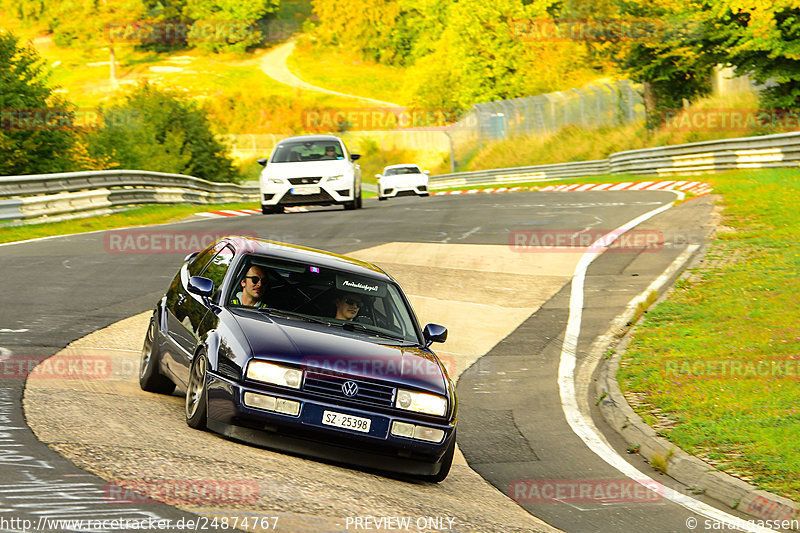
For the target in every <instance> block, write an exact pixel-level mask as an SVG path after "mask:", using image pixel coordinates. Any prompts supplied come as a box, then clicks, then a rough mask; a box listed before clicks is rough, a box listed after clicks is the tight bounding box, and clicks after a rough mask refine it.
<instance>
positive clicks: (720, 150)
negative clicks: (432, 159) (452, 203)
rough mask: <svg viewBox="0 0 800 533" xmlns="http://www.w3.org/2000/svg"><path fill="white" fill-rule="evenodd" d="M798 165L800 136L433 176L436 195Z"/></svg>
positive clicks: (728, 141) (682, 146)
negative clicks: (536, 183)
mask: <svg viewBox="0 0 800 533" xmlns="http://www.w3.org/2000/svg"><path fill="white" fill-rule="evenodd" d="M799 165H800V132H798V133H780V134H777V135H764V136H760V137H742V138H737V139H722V140H718V141H705V142H698V143H691V144H678V145H673V146H661V147H658V148H646V149H643V150H630V151H627V152H618V153H616V154H611V156H609V158H608V159H600V160H597V161H580V162H576V163H557V164H553V165H536V166H530V167H516V168H501V169H493V170H479V171H475V172H456V173H453V174H441V175H439V176H434V177H431V180H430V186H431V189H432V190H436V189H449V188H453V187H474V186H483V185H486V186H498V185H510V184H514V183H527V182H534V181H552V180H557V179H566V178H582V177H590V176H602V175H609V174H629V175H638V176H658V177H668V176H675V175H689V174H701V173H705V172H719V171H722V170H733V169H742V168H774V167H796V166H799Z"/></svg>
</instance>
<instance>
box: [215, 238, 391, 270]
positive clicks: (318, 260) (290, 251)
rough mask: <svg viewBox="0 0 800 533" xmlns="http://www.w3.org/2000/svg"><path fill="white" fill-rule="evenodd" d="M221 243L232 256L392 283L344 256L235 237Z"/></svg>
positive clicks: (364, 263) (370, 264)
mask: <svg viewBox="0 0 800 533" xmlns="http://www.w3.org/2000/svg"><path fill="white" fill-rule="evenodd" d="M221 240H227V241H228V242H230V243H231V244H233V245H234V248H235V249H236V253H237V254H241V255H260V256H264V257H277V258H279V259H288V260H294V261H302V262H306V263H313V264H314V265H315V266H321V267H326V268H334V269H337V270H342V271H344V272H347V273H350V274H357V275H361V276H366V277H370V278H375V279H380V280H383V281H394V280H393V279H392V277H391V276H389V275H388V274H387V273H386V272H384V271H383V269H381V268H380V267H378V266H376V265H373V264H372V263H368V262H366V261H361V260H360V259H356V258H355V257H348V256H346V255H339V254H335V253H333V252H326V251H324V250H317V249H315V248H308V247H306V246H300V245H296V244H289V243H285V242H278V241H268V240H266V239H255V238H251V237H242V236H238V235H230V236H228V237H223V239H221Z"/></svg>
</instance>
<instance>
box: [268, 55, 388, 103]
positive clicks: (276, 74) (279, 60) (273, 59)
mask: <svg viewBox="0 0 800 533" xmlns="http://www.w3.org/2000/svg"><path fill="white" fill-rule="evenodd" d="M294 45H295V43H294V41H289V42H287V43H284V44H281V45H278V46H276V47H275V48H272V49H271V50H269V51H267V52H266V53H265V54H264V55H263V56H262V57H261V65H260V66H261V70H262V71H264V73H265V74H266V75H267V76H269V77H270V78H272V79H273V80H275V81H277V82H280V83H283V84H286V85H289V86H291V87H296V88H298V89H302V90H304V91H316V92H321V93H326V94H333V95H336V96H344V97H346V98H354V99H357V100H361V101H364V102H370V103H372V104H375V105H379V106H384V107H402V106H401V105H399V104H395V103H393V102H384V101H382V100H375V99H372V98H366V97H364V96H356V95H353V94H345V93H340V92H337V91H331V90H330V89H325V88H322V87H317V86H316V85H311V84H310V83H307V82H305V81H303V80H301V79H300V78H298V77H297V76H295V75H294V74H292V72H291V71H290V70H289V67H288V65H287V64H286V60H287V59H288V57H289V56H290V55H291V54H292V52H293V51H294Z"/></svg>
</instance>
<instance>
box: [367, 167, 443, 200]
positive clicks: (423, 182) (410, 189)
mask: <svg viewBox="0 0 800 533" xmlns="http://www.w3.org/2000/svg"><path fill="white" fill-rule="evenodd" d="M429 176H430V172H428V171H427V170H420V169H419V167H418V166H417V165H412V164H403V165H389V166H388V167H386V168H384V169H383V173H381V174H376V175H375V177H376V178H377V179H378V200H386V199H387V198H396V197H397V196H428V195H429V194H430V193H429V192H428V178H429Z"/></svg>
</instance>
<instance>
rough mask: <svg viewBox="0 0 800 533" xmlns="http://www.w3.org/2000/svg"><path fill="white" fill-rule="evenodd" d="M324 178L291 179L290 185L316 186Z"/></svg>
mask: <svg viewBox="0 0 800 533" xmlns="http://www.w3.org/2000/svg"><path fill="white" fill-rule="evenodd" d="M321 179H322V176H315V177H308V178H289V183H291V184H292V185H315V184H317V183H319V180H321Z"/></svg>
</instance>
